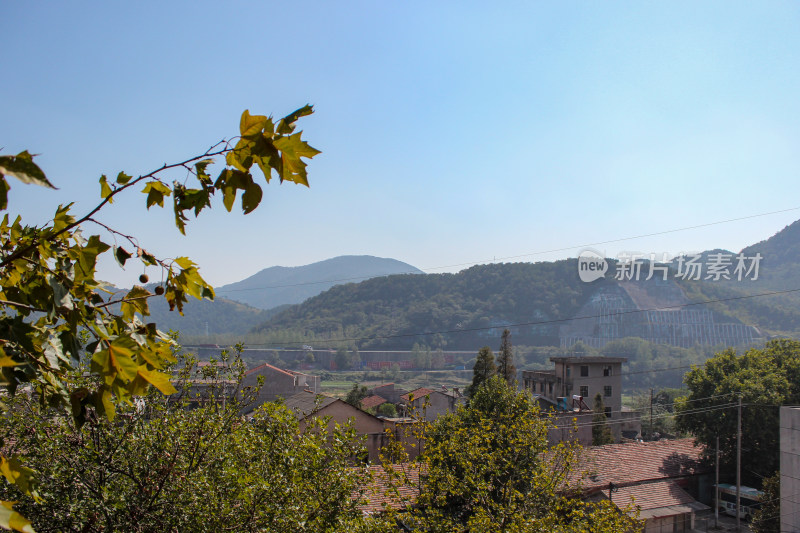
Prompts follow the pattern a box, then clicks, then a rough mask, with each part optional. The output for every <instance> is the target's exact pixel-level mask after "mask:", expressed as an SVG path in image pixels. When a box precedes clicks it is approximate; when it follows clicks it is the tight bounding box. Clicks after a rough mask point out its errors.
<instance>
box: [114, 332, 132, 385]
mask: <svg viewBox="0 0 800 533" xmlns="http://www.w3.org/2000/svg"><path fill="white" fill-rule="evenodd" d="M137 347H138V345H137V344H136V343H135V342H134V341H133V339H131V338H129V337H117V338H116V339H114V340H113V341H112V342H111V344H110V345H108V348H107V350H108V353H109V359H110V362H111V366H112V367H113V368H114V370H116V371H117V374H118V377H119V378H120V379H122V380H123V381H124V382H126V383H127V382H130V381H131V380H133V378H135V377H136V372H137V370H138V368H139V365H137V364H136V361H134V350H136V348H137Z"/></svg>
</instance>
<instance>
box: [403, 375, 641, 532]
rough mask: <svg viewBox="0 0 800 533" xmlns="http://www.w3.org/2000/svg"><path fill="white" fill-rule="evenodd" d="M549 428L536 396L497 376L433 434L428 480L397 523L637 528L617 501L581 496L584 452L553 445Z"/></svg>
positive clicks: (440, 527)
mask: <svg viewBox="0 0 800 533" xmlns="http://www.w3.org/2000/svg"><path fill="white" fill-rule="evenodd" d="M549 427H550V424H549V422H548V420H547V418H546V417H543V416H541V415H540V413H539V409H538V406H537V405H536V403H535V402H533V401H531V398H530V396H529V395H527V394H526V393H522V392H518V391H517V390H515V389H513V388H512V387H511V386H509V385H508V383H507V382H506V380H505V379H504V378H502V377H501V376H498V375H495V376H492V377H490V378H489V379H488V380H487V381H486V382H484V383H483V384H482V385H481V387H479V388H478V389H477V390H476V391H475V393H474V395H473V397H472V398H471V400H470V403H469V405H468V406H466V407H461V408H459V409H458V410H457V411H456V412H454V413H448V414H446V415H444V416H441V417H439V418H438V419H437V420H436V421H435V422H434V423H433V424H432V425H430V426H429V427H428V428H427V429H425V449H424V451H423V453H422V455H421V456H420V460H421V464H420V466H419V468H421V472H422V473H423V475H424V478H425V481H424V483H422V485H421V487H420V493H419V496H418V498H417V499H416V501H415V502H414V503H415V505H410V506H409V507H408V508H407V509H406V511H405V512H404V513H400V515H399V516H398V517H397V518H399V519H400V520H401V521H402V522H403V523H404V524H405V525H406V527H407V528H408V529H409V530H411V531H418V532H437V533H438V532H441V533H445V532H446V533H456V532H459V533H461V532H468V531H469V532H471V533H483V532H485V533H489V532H499V531H504V532H512V531H513V532H520V533H521V532H530V533H533V532H542V533H544V532H548V533H549V532H553V531H555V532H560V531H564V532H566V531H569V532H583V531H585V532H587V533H588V532H590V531H591V532H612V531H613V532H616V531H637V530H638V528H639V523H638V521H637V520H635V518H631V517H630V516H629V515H628V514H626V513H624V512H622V513H621V512H620V511H619V510H618V509H617V508H616V507H614V506H613V504H611V503H609V502H601V503H591V502H584V501H583V500H582V499H581V498H580V490H579V486H578V485H579V484H578V482H577V480H578V478H579V476H576V475H575V474H574V473H573V472H574V470H575V468H576V466H577V461H578V458H579V456H578V451H579V447H578V445H577V444H575V443H561V444H558V445H556V446H549V445H548V442H547V432H548V429H549ZM634 516H635V513H634Z"/></svg>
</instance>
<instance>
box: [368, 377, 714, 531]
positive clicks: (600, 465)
mask: <svg viewBox="0 0 800 533" xmlns="http://www.w3.org/2000/svg"><path fill="white" fill-rule="evenodd" d="M418 390H419V389H418ZM701 451H702V448H701V447H699V446H695V445H694V440H693V439H677V440H663V441H657V442H631V443H624V444H609V445H606V446H596V447H594V448H586V449H585V450H584V452H583V457H582V458H581V461H580V465H579V467H578V468H576V470H575V472H576V474H575V476H574V480H573V481H577V479H578V478H580V477H581V473H584V474H587V475H586V477H585V478H584V479H583V482H582V485H583V488H584V489H586V490H587V492H588V493H600V492H601V491H604V492H605V493H606V494H607V490H606V489H608V484H609V483H614V484H615V485H617V487H618V488H617V490H616V491H615V492H614V497H613V501H614V503H615V504H618V505H619V506H621V507H623V508H624V507H625V506H627V505H628V503H630V502H631V497H633V499H634V500H633V501H634V503H635V505H637V506H638V507H639V508H640V510H641V514H640V517H641V518H653V517H657V516H671V515H674V514H679V513H685V512H689V511H690V510H699V509H704V508H706V506H704V505H703V504H700V503H698V502H696V501H695V500H694V499H693V498H692V497H691V496H690V495H689V494H687V493H686V492H684V491H683V489H681V488H680V487H678V485H676V484H675V482H674V481H672V479H671V478H680V477H684V476H691V475H695V474H700V473H704V472H706V471H708V469H707V468H706V467H704V466H702V465H701V463H700V452H701ZM392 468H393V469H394V470H395V472H398V473H401V472H404V473H405V475H406V476H407V482H406V483H405V484H398V483H395V484H394V485H395V487H393V486H392V484H391V483H390V482H389V477H390V476H388V475H387V474H386V473H385V472H384V469H383V467H382V466H371V467H370V471H371V472H372V474H373V480H372V482H371V483H370V485H369V486H368V487H367V490H366V493H365V494H366V497H367V499H368V500H369V501H368V502H367V503H365V504H364V505H362V511H363V512H366V513H372V512H380V511H381V510H383V509H386V508H392V509H399V508H402V507H404V506H406V505H410V504H411V503H412V502H413V501H414V499H415V498H416V496H417V495H418V494H419V488H418V487H419V469H420V465H418V464H416V463H404V464H398V465H392ZM590 474H594V475H593V476H590ZM643 481H650V482H645V483H642V482H643ZM397 485H399V486H397ZM598 495H599V494H598ZM657 510H658V511H657ZM659 513H661V514H659Z"/></svg>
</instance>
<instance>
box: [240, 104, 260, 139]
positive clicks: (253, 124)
mask: <svg viewBox="0 0 800 533" xmlns="http://www.w3.org/2000/svg"><path fill="white" fill-rule="evenodd" d="M266 125H267V117H265V116H264V115H251V114H250V110H249V109H245V110H244V113H242V118H241V120H240V121H239V133H240V134H241V136H242V137H248V136H252V135H258V134H259V133H261V132H262V131H263V130H264V126H266Z"/></svg>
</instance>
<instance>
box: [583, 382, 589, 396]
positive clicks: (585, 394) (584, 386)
mask: <svg viewBox="0 0 800 533" xmlns="http://www.w3.org/2000/svg"><path fill="white" fill-rule="evenodd" d="M581 396H583V397H584V398H588V397H589V387H588V386H587V385H581Z"/></svg>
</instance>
